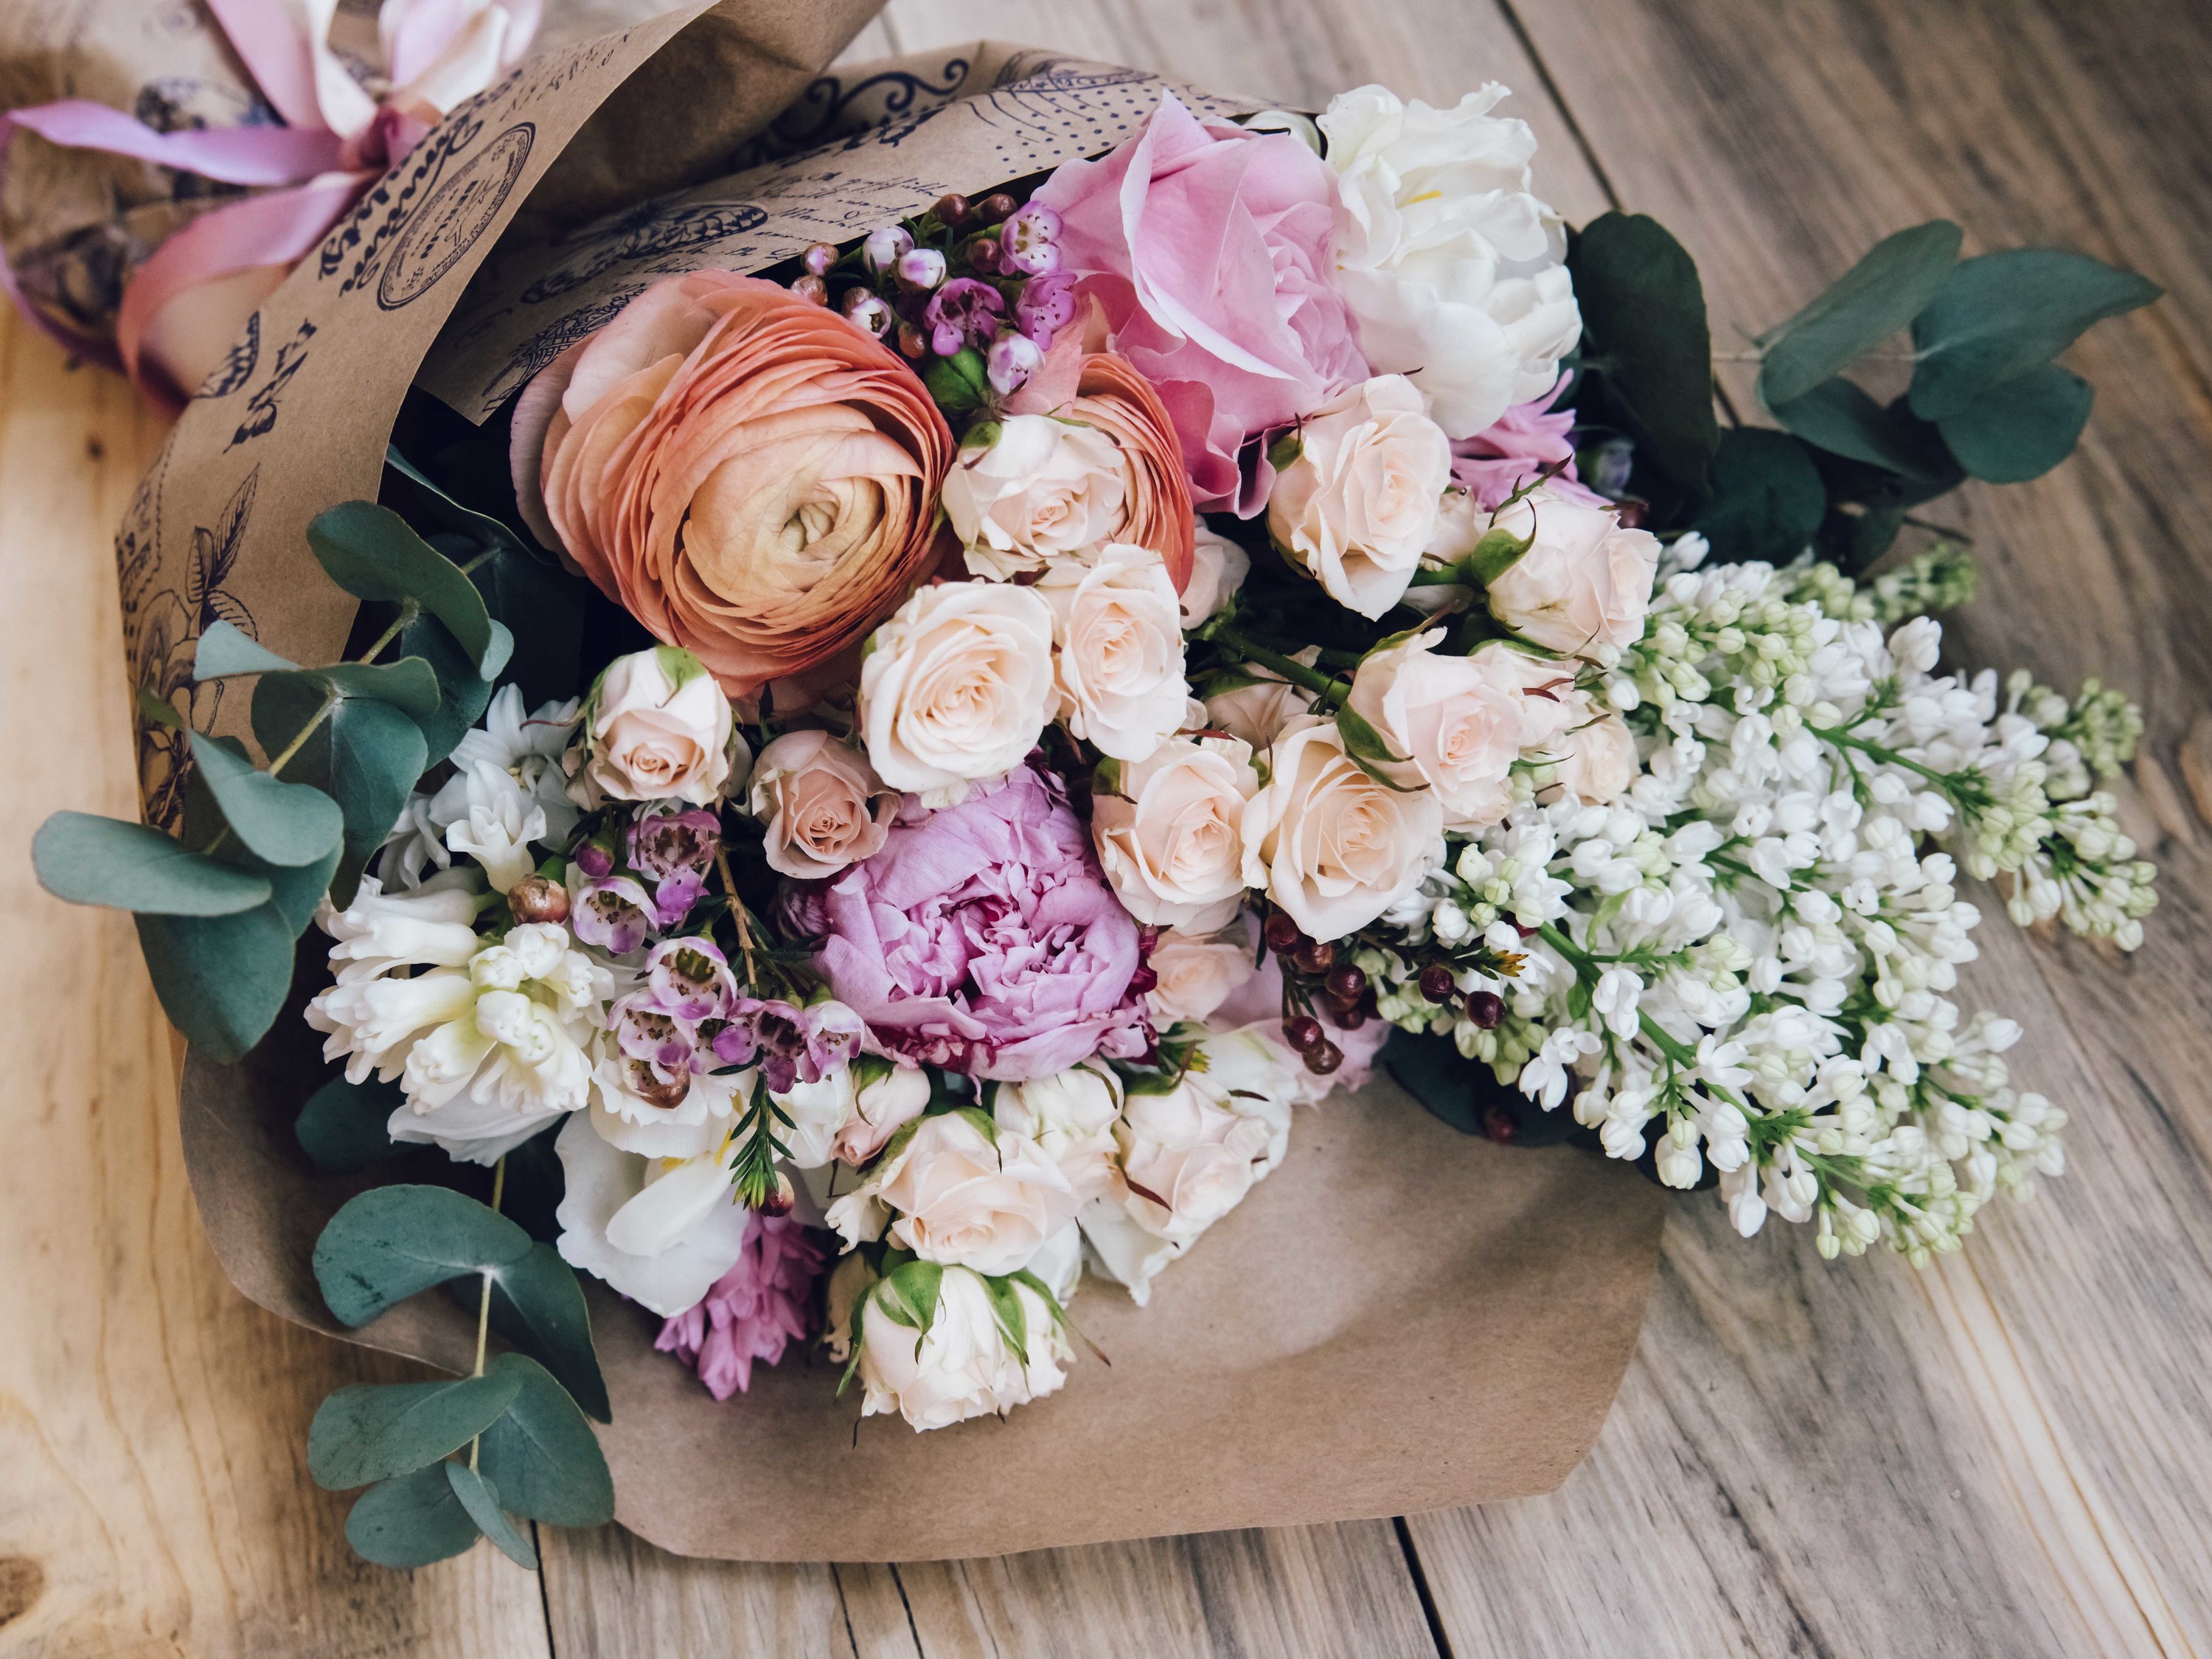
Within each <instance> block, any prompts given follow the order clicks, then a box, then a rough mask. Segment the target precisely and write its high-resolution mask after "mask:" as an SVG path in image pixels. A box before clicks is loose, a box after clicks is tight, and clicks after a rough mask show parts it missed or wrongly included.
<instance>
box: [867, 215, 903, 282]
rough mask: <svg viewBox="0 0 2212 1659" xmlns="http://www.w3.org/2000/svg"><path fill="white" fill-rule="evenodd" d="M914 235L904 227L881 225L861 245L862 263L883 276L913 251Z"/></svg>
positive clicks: (874, 272)
mask: <svg viewBox="0 0 2212 1659" xmlns="http://www.w3.org/2000/svg"><path fill="white" fill-rule="evenodd" d="M913 246H914V234H913V233H912V232H911V231H909V230H908V229H907V228H906V227H905V226H904V225H879V226H878V227H877V228H875V229H873V230H872V231H870V232H869V233H868V234H867V236H866V239H865V240H863V241H862V242H861V243H860V263H861V264H864V265H866V266H867V268H868V270H869V272H870V274H872V275H874V276H881V275H882V274H883V273H884V271H886V270H890V268H891V267H892V266H893V265H895V264H897V263H898V262H899V259H900V258H901V257H902V255H904V254H906V253H907V252H909V251H911V250H912V248H913Z"/></svg>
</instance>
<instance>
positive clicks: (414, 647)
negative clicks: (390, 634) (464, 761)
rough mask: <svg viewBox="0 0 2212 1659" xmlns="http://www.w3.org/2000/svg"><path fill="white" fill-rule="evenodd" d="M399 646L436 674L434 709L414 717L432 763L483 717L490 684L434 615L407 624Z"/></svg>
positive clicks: (435, 762)
mask: <svg viewBox="0 0 2212 1659" xmlns="http://www.w3.org/2000/svg"><path fill="white" fill-rule="evenodd" d="M502 631H504V630H502ZM399 645H400V648H401V649H402V650H404V651H405V652H406V653H408V654H409V655H410V656H412V657H419V658H421V659H422V660H423V661H425V662H427V663H428V664H429V665H430V668H431V671H432V672H433V673H435V675H436V676H437V680H438V706H437V708H436V709H435V711H433V712H431V713H428V714H417V715H416V717H415V723H416V725H417V726H420V727H422V738H423V741H424V744H426V745H427V746H426V750H425V756H426V760H427V763H428V764H429V765H432V766H435V765H436V764H437V763H439V762H440V761H441V760H443V759H445V758H446V757H447V756H448V755H450V754H452V753H453V745H454V744H457V743H459V741H460V740H461V734H462V733H463V732H466V731H467V730H468V729H469V728H470V727H471V726H474V725H475V724H476V723H477V721H478V720H482V719H483V711H484V709H485V708H486V707H487V706H488V705H489V703H490V702H491V691H492V684H491V682H490V681H489V680H488V679H486V678H484V677H483V675H482V674H480V673H478V672H477V665H475V664H474V663H472V662H471V661H470V660H469V659H468V654H467V653H465V652H464V651H463V650H462V649H461V647H459V645H457V644H455V643H454V641H453V635H452V634H450V633H449V632H447V629H446V624H445V623H441V622H440V621H439V620H438V619H437V618H436V617H418V618H416V620H415V621H414V622H412V623H409V624H408V626H407V629H406V631H405V632H404V633H403V634H401V635H400V636H399Z"/></svg>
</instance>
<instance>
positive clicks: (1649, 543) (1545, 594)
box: [1490, 486, 1659, 655]
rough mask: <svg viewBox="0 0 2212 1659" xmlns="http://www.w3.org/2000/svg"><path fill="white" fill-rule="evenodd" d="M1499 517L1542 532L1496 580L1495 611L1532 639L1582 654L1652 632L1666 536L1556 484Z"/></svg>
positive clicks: (1516, 527) (1514, 526)
mask: <svg viewBox="0 0 2212 1659" xmlns="http://www.w3.org/2000/svg"><path fill="white" fill-rule="evenodd" d="M1492 524H1494V525H1495V526H1498V528H1499V529H1502V530H1508V531H1510V532H1512V533H1513V534H1514V535H1515V536H1516V537H1522V538H1526V537H1528V536H1531V535H1533V536H1534V538H1535V539H1534V542H1533V543H1531V544H1530V545H1529V548H1528V551H1527V552H1525V553H1523V554H1522V556H1520V557H1519V558H1517V559H1516V560H1515V561H1514V562H1512V564H1511V565H1510V566H1509V567H1508V568H1506V570H1505V571H1504V574H1501V575H1499V576H1498V577H1497V578H1496V579H1495V580H1492V582H1491V583H1490V614H1491V615H1492V616H1493V617H1497V618H1498V621H1500V622H1502V623H1504V624H1505V625H1506V626H1507V627H1508V628H1510V629H1512V630H1513V631H1514V632H1515V633H1516V634H1518V635H1521V636H1522V638H1524V639H1528V640H1533V641H1535V642H1536V643H1537V644H1538V645H1541V646H1543V647H1547V649H1549V650H1553V651H1565V652H1567V653H1571V654H1574V655H1583V654H1586V653H1595V652H1599V651H1610V652H1618V651H1620V650H1623V649H1625V648H1626V647H1629V646H1632V645H1633V644H1635V643H1636V641H1638V640H1640V639H1642V638H1643V637H1644V612H1645V611H1648V610H1649V609H1650V605H1651V582H1652V578H1653V576H1654V574H1656V571H1657V570H1658V568H1659V538H1657V537H1656V536H1654V535H1652V534H1651V532H1649V531H1646V530H1631V529H1628V528H1627V527H1626V526H1624V525H1622V523H1621V522H1620V517H1619V515H1618V514H1617V513H1615V512H1614V510H1613V508H1611V507H1592V506H1590V505H1589V504H1588V503H1586V502H1583V501H1569V500H1567V499H1566V498H1565V496H1562V495H1557V494H1555V493H1554V492H1553V490H1552V489H1550V488H1549V487H1548V486H1547V487H1544V488H1541V489H1535V490H1533V491H1531V492H1530V493H1529V494H1528V495H1524V496H1522V498H1521V499H1520V500H1519V501H1516V502H1514V503H1513V504H1512V505H1511V506H1510V507H1501V508H1499V509H1498V513H1497V515H1496V516H1495V517H1494V518H1493V519H1492Z"/></svg>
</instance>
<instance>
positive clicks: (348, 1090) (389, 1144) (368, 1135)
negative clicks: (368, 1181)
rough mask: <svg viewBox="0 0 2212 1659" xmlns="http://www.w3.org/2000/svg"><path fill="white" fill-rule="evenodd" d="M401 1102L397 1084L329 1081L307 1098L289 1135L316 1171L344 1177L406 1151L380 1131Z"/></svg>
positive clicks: (374, 1081) (337, 1079)
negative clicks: (327, 1171) (297, 1143)
mask: <svg viewBox="0 0 2212 1659" xmlns="http://www.w3.org/2000/svg"><path fill="white" fill-rule="evenodd" d="M405 1099H406V1097H405V1096H404V1094H402V1093H401V1092H400V1089H399V1085H398V1084H396V1083H380V1082H379V1081H377V1079H374V1077H372V1078H370V1079H368V1081H367V1082H364V1083H349V1082H347V1081H346V1079H344V1077H343V1076H339V1077H334V1078H332V1079H331V1080H330V1081H329V1082H328V1083H325V1085H323V1086H322V1087H321V1088H319V1089H318V1090H316V1091H315V1092H314V1093H313V1094H312V1095H310V1096H308V1097H307V1104H306V1105H304V1106H302V1107H301V1109H300V1115H299V1117H298V1119H297V1120H296V1121H295V1122H294V1124H293V1126H292V1132H293V1133H294V1134H295V1135H297V1136H298V1137H299V1140H300V1150H301V1151H302V1152H305V1153H307V1156H308V1158H311V1159H313V1162H314V1164H315V1167H316V1168H317V1169H319V1170H331V1171H333V1172H334V1173H338V1174H349V1173H351V1172H352V1171H353V1170H362V1169H367V1168H368V1166H369V1165H370V1164H380V1163H382V1162H383V1161H384V1160H385V1159H386V1158H397V1157H398V1155H399V1154H400V1153H402V1152H406V1151H408V1150H409V1147H408V1145H407V1143H406V1142H404V1141H398V1140H394V1139H392V1136H391V1133H390V1132H389V1131H388V1130H386V1127H384V1126H385V1125H386V1123H387V1122H389V1121H391V1118H392V1113H393V1112H394V1111H396V1110H397V1109H398V1107H399V1105H400V1103H402V1102H403V1101H404V1100H405Z"/></svg>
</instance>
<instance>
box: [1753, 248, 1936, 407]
mask: <svg viewBox="0 0 2212 1659" xmlns="http://www.w3.org/2000/svg"><path fill="white" fill-rule="evenodd" d="M1959 235H1960V233H1959V227H1958V226H1956V225H1954V224H1953V223H1952V222H1950V221H1949V220H1948V219H1931V220H1929V222H1927V223H1926V224H1924V225H1915V226H1913V227H1912V228H1911V229H1910V230H1900V231H1899V232H1898V233H1897V234H1895V235H1893V236H1886V237H1884V238H1883V239H1882V240H1881V241H1879V242H1876V243H1875V245H1874V247H1873V248H1872V250H1871V251H1869V252H1868V254H1867V255H1866V257H1865V258H1863V259H1861V260H1860V261H1859V262H1858V263H1857V264H1855V265H1853V266H1852V267H1851V268H1850V270H1847V271H1845V272H1844V274H1843V275H1842V276H1839V277H1838V278H1837V279H1836V280H1835V282H1833V283H1831V284H1830V285H1829V286H1828V288H1827V289H1826V290H1825V291H1824V292H1823V293H1822V294H1821V295H1820V297H1819V298H1818V299H1816V300H1814V301H1813V303H1812V304H1810V305H1808V306H1807V307H1805V308H1804V310H1802V311H1801V312H1799V313H1797V314H1796V316H1795V317H1792V318H1791V319H1790V320H1789V321H1788V322H1786V323H1784V324H1783V325H1782V326H1781V327H1780V328H1778V329H1776V330H1775V331H1773V332H1772V333H1771V334H1770V335H1768V336H1767V337H1766V339H1767V347H1766V358H1765V362H1764V363H1762V364H1761V365H1760V368H1759V397H1760V398H1761V399H1763V400H1764V401H1765V404H1766V406H1767V407H1768V408H1769V409H1771V410H1775V412H1776V415H1777V416H1779V415H1780V412H1781V411H1780V409H1779V405H1781V404H1786V403H1789V402H1790V401H1791V400H1793V399H1795V398H1802V397H1803V396H1804V395H1805V394H1806V393H1807V392H1810V391H1812V389H1813V388H1814V386H1818V385H1819V384H1820V382H1821V381H1823V380H1826V379H1827V378H1828V377H1829V376H1830V375H1831V374H1835V373H1836V372H1837V371H1838V369H1840V368H1844V366H1845V365H1846V364H1848V363H1850V362H1853V361H1854V360H1856V359H1857V358H1858V357H1861V356H1864V355H1865V354H1866V353H1867V352H1869V351H1870V350H1872V349H1874V348H1875V346H1877V345H1879V344H1880V343H1881V342H1882V341H1884V340H1886V339H1887V338H1888V337H1890V336H1891V335H1893V334H1894V333H1896V332H1897V331H1898V330H1899V329H1901V328H1903V327H1904V326H1905V325H1906V324H1907V323H1909V322H1911V320H1912V319H1914V318H1915V317H1917V316H1918V315H1919V314H1920V313H1921V310H1922V308H1923V307H1925V306H1926V305H1927V304H1928V302H1929V301H1931V300H1933V299H1934V298H1935V297H1936V291H1937V290H1938V289H1941V288H1942V286H1943V279H1944V278H1945V277H1946V276H1949V275H1950V273H1951V267H1952V266H1954V264H1957V263H1958V261H1959ZM1792 430H1795V428H1792Z"/></svg>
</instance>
